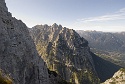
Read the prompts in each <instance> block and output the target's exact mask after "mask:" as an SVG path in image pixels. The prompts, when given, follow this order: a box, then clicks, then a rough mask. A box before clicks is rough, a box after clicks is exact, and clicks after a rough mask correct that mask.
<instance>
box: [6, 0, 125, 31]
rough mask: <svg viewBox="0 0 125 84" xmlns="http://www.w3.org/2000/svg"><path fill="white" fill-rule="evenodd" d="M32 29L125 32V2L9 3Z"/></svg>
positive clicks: (34, 0) (52, 0)
mask: <svg viewBox="0 0 125 84" xmlns="http://www.w3.org/2000/svg"><path fill="white" fill-rule="evenodd" d="M5 1H6V3H7V7H8V9H9V11H10V12H11V13H12V15H13V16H14V17H16V18H17V19H21V20H22V21H23V22H24V23H26V25H27V26H28V27H33V26H35V25H37V24H48V25H52V24H53V23H57V24H61V25H62V26H66V27H68V28H72V29H75V30H97V31H113V32H114V31H115V32H116V31H118V32H119V31H125V0H5Z"/></svg>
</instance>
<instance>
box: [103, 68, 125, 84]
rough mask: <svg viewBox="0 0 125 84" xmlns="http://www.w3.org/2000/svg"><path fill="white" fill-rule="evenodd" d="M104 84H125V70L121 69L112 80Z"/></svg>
mask: <svg viewBox="0 0 125 84" xmlns="http://www.w3.org/2000/svg"><path fill="white" fill-rule="evenodd" d="M102 84H125V69H123V68H122V69H120V70H119V71H117V72H116V73H115V74H114V75H113V77H112V78H110V79H108V80H106V81H105V82H104V83H102Z"/></svg>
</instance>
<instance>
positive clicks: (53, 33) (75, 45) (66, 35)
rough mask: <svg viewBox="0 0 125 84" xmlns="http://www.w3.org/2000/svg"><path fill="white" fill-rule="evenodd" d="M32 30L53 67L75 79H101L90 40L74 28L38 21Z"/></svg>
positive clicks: (82, 82) (85, 83)
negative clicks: (91, 52) (89, 45)
mask: <svg viewBox="0 0 125 84" xmlns="http://www.w3.org/2000/svg"><path fill="white" fill-rule="evenodd" d="M29 31H30V34H31V36H32V38H33V39H34V42H35V44H36V47H37V50H38V53H39V54H40V55H41V56H42V58H43V59H44V61H45V62H46V63H47V66H48V68H49V69H50V70H53V71H56V72H57V73H58V74H59V75H61V76H62V77H63V78H64V79H65V80H67V81H70V82H72V83H76V84H98V83H99V80H98V77H97V75H96V71H95V68H94V64H93V59H92V57H91V54H90V50H89V47H88V42H87V41H86V40H85V39H84V38H81V37H80V36H79V35H78V34H77V33H76V32H75V31H74V30H72V29H67V28H65V27H62V26H61V25H57V24H56V23H55V24H53V25H52V26H48V25H37V26H35V27H33V28H31V29H29Z"/></svg>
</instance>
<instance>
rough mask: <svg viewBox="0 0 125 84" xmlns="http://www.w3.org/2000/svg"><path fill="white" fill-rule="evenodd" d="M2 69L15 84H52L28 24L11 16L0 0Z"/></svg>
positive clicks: (0, 63) (0, 58)
mask: <svg viewBox="0 0 125 84" xmlns="http://www.w3.org/2000/svg"><path fill="white" fill-rule="evenodd" d="M0 69H2V70H3V71H4V72H5V73H7V74H9V75H10V77H11V78H13V82H14V84H50V83H49V77H48V76H49V75H48V70H47V67H46V65H45V63H44V62H43V60H42V59H41V57H40V56H39V55H38V53H37V51H36V48H35V45H34V42H33V40H32V39H31V37H30V35H29V31H28V28H27V27H26V25H25V24H24V23H23V22H22V21H20V20H17V19H16V18H13V17H12V16H11V13H9V12H8V9H7V7H6V4H5V0H0Z"/></svg>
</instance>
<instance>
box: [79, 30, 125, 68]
mask: <svg viewBox="0 0 125 84" xmlns="http://www.w3.org/2000/svg"><path fill="white" fill-rule="evenodd" d="M77 32H78V33H79V34H80V36H81V37H84V38H85V39H87V40H88V42H89V46H90V48H91V50H92V51H93V52H94V53H95V54H97V55H99V56H100V57H102V58H104V59H106V60H108V61H111V62H113V63H115V64H118V65H120V66H122V67H125V61H124V60H125V52H124V51H125V32H121V33H109V32H98V31H83V30H78V31H77Z"/></svg>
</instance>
